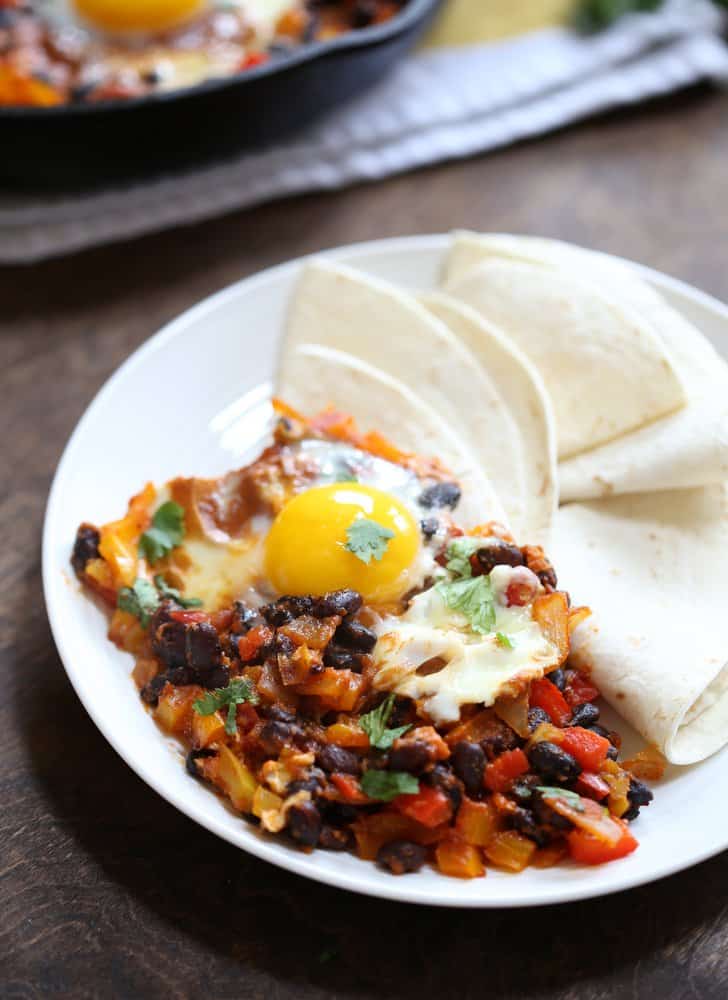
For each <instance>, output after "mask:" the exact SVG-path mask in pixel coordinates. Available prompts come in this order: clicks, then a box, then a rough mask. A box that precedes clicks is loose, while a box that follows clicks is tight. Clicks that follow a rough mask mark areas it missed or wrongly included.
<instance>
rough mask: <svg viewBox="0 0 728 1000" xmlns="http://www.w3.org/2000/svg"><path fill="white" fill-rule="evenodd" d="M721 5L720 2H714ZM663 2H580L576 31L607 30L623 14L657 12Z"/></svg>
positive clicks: (607, 0) (623, 0) (648, 0)
mask: <svg viewBox="0 0 728 1000" xmlns="http://www.w3.org/2000/svg"><path fill="white" fill-rule="evenodd" d="M716 2H717V3H719V4H721V5H722V3H721V0H716ZM662 4H663V0H581V3H580V4H579V5H578V7H577V8H576V11H575V13H574V26H575V27H576V29H577V30H578V31H583V32H585V33H591V32H594V31H603V30H604V29H605V28H609V27H610V26H611V25H612V24H614V22H615V21H618V20H619V19H620V18H621V17H624V15H625V14H637V13H644V12H646V11H652V10H657V8H658V7H661V6H662Z"/></svg>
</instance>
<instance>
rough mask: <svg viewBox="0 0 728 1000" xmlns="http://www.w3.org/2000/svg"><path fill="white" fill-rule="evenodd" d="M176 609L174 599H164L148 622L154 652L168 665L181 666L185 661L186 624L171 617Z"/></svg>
mask: <svg viewBox="0 0 728 1000" xmlns="http://www.w3.org/2000/svg"><path fill="white" fill-rule="evenodd" d="M176 610H179V609H178V607H177V605H176V604H175V603H174V601H170V600H164V601H162V603H161V604H160V605H159V607H158V608H157V610H156V611H155V612H154V614H153V615H152V620H151V622H150V623H149V634H150V635H151V637H152V649H153V651H154V654H155V656H158V657H159V659H160V660H162V661H163V663H165V664H166V665H167V666H168V667H183V666H184V665H185V663H186V649H187V641H186V635H187V626H186V625H185V624H184V622H177V621H175V620H174V619H173V618H172V617H171V614H172V612H173V611H176Z"/></svg>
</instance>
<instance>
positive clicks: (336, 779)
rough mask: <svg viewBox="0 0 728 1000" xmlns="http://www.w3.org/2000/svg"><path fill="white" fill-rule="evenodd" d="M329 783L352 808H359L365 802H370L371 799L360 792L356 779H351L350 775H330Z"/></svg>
mask: <svg viewBox="0 0 728 1000" xmlns="http://www.w3.org/2000/svg"><path fill="white" fill-rule="evenodd" d="M331 783H332V785H334V787H335V788H336V790H337V791H338V793H339V795H341V797H342V799H343V800H344V801H345V802H348V803H350V804H351V805H353V806H361V805H364V804H365V803H367V802H371V799H370V798H369V797H368V796H367V795H365V794H364V792H363V791H362V790H361V785H360V784H359V782H358V781H357V780H356V778H352V776H351V775H350V774H341V773H336V772H335V773H334V774H332V775H331Z"/></svg>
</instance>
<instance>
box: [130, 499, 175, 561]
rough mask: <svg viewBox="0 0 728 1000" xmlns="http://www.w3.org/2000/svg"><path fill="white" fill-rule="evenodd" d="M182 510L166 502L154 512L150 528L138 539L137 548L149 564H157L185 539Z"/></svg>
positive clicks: (170, 501)
mask: <svg viewBox="0 0 728 1000" xmlns="http://www.w3.org/2000/svg"><path fill="white" fill-rule="evenodd" d="M184 515H185V512H184V508H182V507H180V505H179V504H178V503H175V502H174V500H168V501H167V502H166V503H163V504H162V506H161V507H160V508H159V509H158V510H157V511H156V512H155V514H154V517H153V518H152V526H151V528H148V529H147V530H146V531H145V532H144V534H143V535H142V537H141V538H140V539H139V548H140V549H141V550H142V554H143V555H144V556H145V558H146V559H147V561H148V562H149V563H155V562H159V560H160V559H162V558H163V557H164V556H166V555H168V553H170V552H171V551H172V549H173V548H175V547H176V546H177V545H179V544H180V542H181V541H182V539H183V538H184V537H185V521H184Z"/></svg>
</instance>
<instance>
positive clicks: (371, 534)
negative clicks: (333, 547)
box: [344, 517, 394, 566]
mask: <svg viewBox="0 0 728 1000" xmlns="http://www.w3.org/2000/svg"><path fill="white" fill-rule="evenodd" d="M391 538H394V532H393V531H390V530H389V528H385V527H384V525H382V524H379V523H378V522H377V521H370V520H369V519H368V518H366V517H360V518H357V520H356V521H352V523H351V524H350V525H349V527H348V528H347V529H346V544H345V545H344V548H345V549H347V551H349V552H352V553H353V554H354V555H355V556H356V557H357V559H361V561H362V562H363V563H366V564H367V566H368V565H369V563H370V562H371V561H372V559H376V560H377V561H378V560H379V559H381V558H382V556H383V555H384V553H385V552H386V551H387V545H388V544H389V540H390V539H391Z"/></svg>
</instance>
